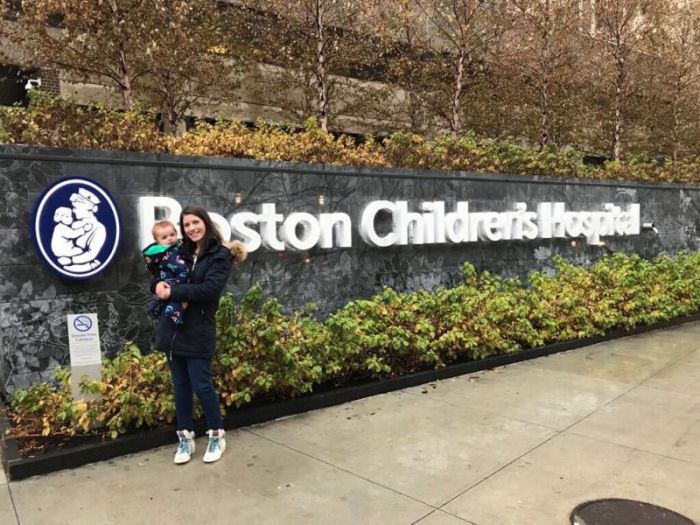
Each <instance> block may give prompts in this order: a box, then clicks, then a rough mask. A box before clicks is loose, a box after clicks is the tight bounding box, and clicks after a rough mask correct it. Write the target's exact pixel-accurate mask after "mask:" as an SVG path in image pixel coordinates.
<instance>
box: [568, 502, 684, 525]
mask: <svg viewBox="0 0 700 525" xmlns="http://www.w3.org/2000/svg"><path fill="white" fill-rule="evenodd" d="M571 523H572V525H696V523H695V522H694V521H693V520H690V519H688V518H686V517H684V516H681V515H680V514H678V513H677V512H673V511H672V510H669V509H665V508H663V507H659V506H657V505H652V504H651V503H644V502H643V501H634V500H631V499H599V500H595V501H588V502H586V503H582V504H581V505H579V506H578V507H576V508H575V509H574V511H573V512H572V513H571Z"/></svg>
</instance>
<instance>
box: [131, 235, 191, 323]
mask: <svg viewBox="0 0 700 525" xmlns="http://www.w3.org/2000/svg"><path fill="white" fill-rule="evenodd" d="M151 235H153V240H154V241H155V242H154V243H153V244H150V245H149V246H148V247H147V248H146V249H145V250H143V252H142V253H143V259H144V262H145V263H146V269H147V270H148V271H149V272H151V274H152V275H153V276H154V277H156V276H157V277H159V278H160V279H161V280H162V281H165V282H166V283H168V284H169V285H171V286H172V285H173V284H181V283H186V282H187V281H188V280H189V275H190V271H189V268H187V263H186V262H185V259H184V258H183V257H182V256H181V255H180V248H181V246H182V243H181V242H180V241H179V240H178V238H177V230H176V229H175V225H174V224H173V223H172V222H170V221H158V222H156V223H155V224H154V225H153V228H152V229H151ZM185 309H187V302H186V301H183V302H181V303H180V302H175V301H161V300H159V299H153V300H152V301H151V302H149V303H148V312H149V313H150V314H151V315H152V316H153V317H155V318H156V319H158V318H160V316H161V315H163V313H165V315H167V316H169V317H170V318H171V319H172V320H173V322H174V323H175V324H182V323H183V314H184V313H185Z"/></svg>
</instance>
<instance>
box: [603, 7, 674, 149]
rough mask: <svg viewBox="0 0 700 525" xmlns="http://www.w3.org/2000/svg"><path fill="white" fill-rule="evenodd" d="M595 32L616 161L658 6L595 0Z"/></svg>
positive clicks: (637, 92)
mask: <svg viewBox="0 0 700 525" xmlns="http://www.w3.org/2000/svg"><path fill="white" fill-rule="evenodd" d="M595 5H596V8H595V25H594V29H595V33H594V34H592V36H593V37H594V39H595V41H596V43H597V45H598V46H599V49H600V50H601V52H602V57H601V58H602V60H601V62H600V65H601V68H602V69H603V70H604V71H607V79H606V80H607V84H608V86H610V87H611V89H610V93H611V94H610V99H609V100H610V106H611V113H612V115H611V117H612V118H611V120H612V140H611V148H610V149H611V154H612V158H613V159H615V160H619V159H620V158H621V156H622V151H623V134H624V133H625V131H626V125H627V124H628V116H627V115H628V113H629V112H630V105H631V103H632V101H633V99H634V98H635V96H636V95H639V83H638V82H636V81H635V80H636V79H638V78H639V77H638V73H639V71H638V69H639V66H640V65H641V64H642V63H643V62H644V60H645V58H646V52H647V49H648V44H649V39H650V36H651V34H652V31H653V30H654V28H655V20H656V17H657V16H658V11H657V9H658V8H659V7H661V2H659V1H658V0H597V3H596V4H595Z"/></svg>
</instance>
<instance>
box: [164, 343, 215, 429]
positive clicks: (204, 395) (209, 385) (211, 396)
mask: <svg viewBox="0 0 700 525" xmlns="http://www.w3.org/2000/svg"><path fill="white" fill-rule="evenodd" d="M168 364H169V365H170V375H171V377H172V380H173V389H174V391H175V413H176V415H177V429H178V430H192V429H194V421H193V420H192V405H193V401H192V393H193V392H194V393H195V394H197V399H199V403H200V404H201V405H202V410H203V412H204V418H205V419H206V420H207V425H208V426H209V428H211V429H219V428H224V427H223V422H222V420H221V412H220V411H219V397H218V396H217V395H216V390H214V381H213V380H212V377H211V360H210V359H200V358H197V357H182V356H177V355H174V356H172V359H169V360H168Z"/></svg>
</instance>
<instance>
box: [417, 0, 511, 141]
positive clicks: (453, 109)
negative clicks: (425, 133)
mask: <svg viewBox="0 0 700 525" xmlns="http://www.w3.org/2000/svg"><path fill="white" fill-rule="evenodd" d="M414 1H415V3H416V5H417V6H418V8H419V9H420V10H421V12H422V14H423V16H424V17H425V19H426V31H427V34H428V35H429V36H428V40H427V42H426V46H427V48H428V50H429V52H430V60H429V61H428V63H427V65H426V69H427V74H430V75H432V76H433V77H434V78H435V79H436V80H437V82H435V83H434V86H435V89H434V91H433V93H432V97H431V100H430V108H431V110H432V111H433V112H434V113H435V114H436V115H438V116H440V117H442V118H443V119H444V120H445V122H446V123H447V125H448V126H449V129H450V131H451V132H453V133H459V132H461V131H462V130H463V129H464V122H463V115H464V112H465V106H466V103H467V99H466V97H465V93H466V92H467V91H468V89H469V88H470V87H473V85H474V83H475V82H476V81H477V80H478V78H479V77H480V76H481V75H482V74H483V73H484V71H485V68H486V66H487V65H488V62H489V61H490V60H494V57H495V56H496V52H495V50H496V49H497V48H498V46H499V44H500V38H501V36H502V35H503V32H504V29H505V26H504V21H505V18H504V11H503V8H504V6H505V4H504V3H503V2H501V1H491V2H485V1H483V0H453V1H451V2H446V1H444V0H414Z"/></svg>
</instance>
